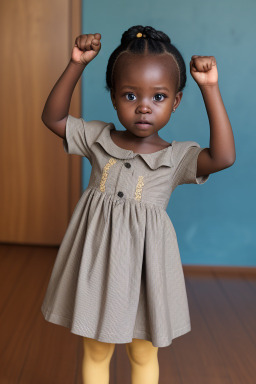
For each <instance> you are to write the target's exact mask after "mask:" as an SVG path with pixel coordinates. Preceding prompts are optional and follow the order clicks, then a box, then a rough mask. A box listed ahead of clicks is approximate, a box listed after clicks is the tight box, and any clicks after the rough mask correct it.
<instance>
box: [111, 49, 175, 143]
mask: <svg viewBox="0 0 256 384" xmlns="http://www.w3.org/2000/svg"><path fill="white" fill-rule="evenodd" d="M178 81H179V72H178V68H177V65H176V63H175V61H174V59H173V58H172V56H171V55H168V54H163V55H146V54H145V55H134V54H131V53H126V52H125V53H123V54H122V55H121V56H120V57H119V59H118V61H117V63H116V66H115V75H114V89H112V90H111V98H112V102H113V104H114V105H115V106H116V110H117V115H118V118H119V120H120V122H121V124H122V125H123V126H124V127H125V128H126V129H127V130H128V131H130V132H131V133H132V134H134V135H136V136H140V137H146V136H149V135H152V134H154V133H156V132H157V131H159V130H160V129H161V128H163V127H164V126H165V125H166V124H167V123H168V121H169V119H170V117H171V114H172V110H173V108H175V109H176V108H177V107H178V105H179V103H180V100H181V97H182V92H178V93H177V88H178ZM142 120H146V121H147V122H148V124H141V123H139V122H141V121H142Z"/></svg>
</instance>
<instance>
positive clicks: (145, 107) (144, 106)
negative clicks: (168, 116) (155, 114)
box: [136, 101, 152, 113]
mask: <svg viewBox="0 0 256 384" xmlns="http://www.w3.org/2000/svg"><path fill="white" fill-rule="evenodd" d="M136 113H152V111H151V108H150V106H149V104H148V103H147V102H146V101H145V102H143V101H142V102H141V103H140V104H139V105H138V106H137V108H136Z"/></svg>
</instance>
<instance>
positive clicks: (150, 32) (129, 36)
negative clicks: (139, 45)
mask: <svg viewBox="0 0 256 384" xmlns="http://www.w3.org/2000/svg"><path fill="white" fill-rule="evenodd" d="M139 32H140V33H142V36H143V35H145V36H146V37H145V38H147V39H152V40H155V41H160V42H163V43H169V44H171V39H170V38H169V36H167V35H166V34H165V33H164V32H162V31H157V30H156V29H154V28H152V27H149V26H146V27H143V26H142V25H135V26H133V27H131V28H129V29H128V30H127V31H125V32H124V33H123V35H122V38H121V44H122V45H126V44H129V43H130V41H132V40H134V39H137V34H138V33H139Z"/></svg>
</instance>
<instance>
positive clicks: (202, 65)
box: [190, 55, 218, 86]
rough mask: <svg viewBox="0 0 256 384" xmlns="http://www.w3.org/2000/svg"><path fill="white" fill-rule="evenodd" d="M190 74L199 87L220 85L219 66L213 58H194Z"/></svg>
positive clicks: (191, 62) (192, 58) (195, 56)
mask: <svg viewBox="0 0 256 384" xmlns="http://www.w3.org/2000/svg"><path fill="white" fill-rule="evenodd" d="M190 73H191V76H192V77H193V79H194V80H195V81H196V82H197V84H198V85H199V86H204V85H214V84H217V83H218V71H217V64H216V59H215V57H213V56H197V55H194V56H192V57H191V61H190Z"/></svg>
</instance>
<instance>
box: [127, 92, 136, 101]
mask: <svg viewBox="0 0 256 384" xmlns="http://www.w3.org/2000/svg"><path fill="white" fill-rule="evenodd" d="M125 96H126V99H127V100H130V101H133V100H135V99H136V97H135V95H134V94H133V93H127V94H126V95H125Z"/></svg>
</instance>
